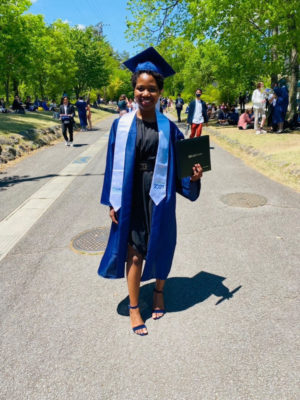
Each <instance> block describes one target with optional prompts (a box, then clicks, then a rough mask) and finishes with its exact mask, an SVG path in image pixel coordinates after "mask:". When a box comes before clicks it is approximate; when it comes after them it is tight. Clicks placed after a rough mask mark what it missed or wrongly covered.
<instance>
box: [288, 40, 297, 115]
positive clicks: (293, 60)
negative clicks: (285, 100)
mask: <svg viewBox="0 0 300 400" xmlns="http://www.w3.org/2000/svg"><path fill="white" fill-rule="evenodd" d="M298 57H299V55H298V51H297V48H296V46H295V47H293V48H292V50H291V55H290V76H289V84H290V88H289V89H290V90H289V112H288V120H289V121H291V120H292V119H293V118H294V115H295V114H296V112H297V87H298V80H299V62H298Z"/></svg>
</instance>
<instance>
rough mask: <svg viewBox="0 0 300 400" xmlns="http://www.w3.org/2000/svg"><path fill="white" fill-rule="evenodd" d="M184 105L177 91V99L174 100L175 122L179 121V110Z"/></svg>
mask: <svg viewBox="0 0 300 400" xmlns="http://www.w3.org/2000/svg"><path fill="white" fill-rule="evenodd" d="M183 105H184V101H183V99H182V97H181V94H180V93H178V95H177V99H176V100H175V108H176V111H177V122H181V111H182V108H183Z"/></svg>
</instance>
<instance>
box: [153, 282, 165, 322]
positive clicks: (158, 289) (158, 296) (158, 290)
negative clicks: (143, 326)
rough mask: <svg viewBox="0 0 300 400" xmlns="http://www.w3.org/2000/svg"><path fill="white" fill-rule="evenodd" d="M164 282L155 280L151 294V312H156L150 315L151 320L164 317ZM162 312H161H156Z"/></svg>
mask: <svg viewBox="0 0 300 400" xmlns="http://www.w3.org/2000/svg"><path fill="white" fill-rule="evenodd" d="M165 283H166V281H165V280H161V279H156V284H155V290H154V293H153V310H156V312H155V313H152V318H153V319H159V318H161V317H162V316H163V315H164V313H165V312H164V309H165V303H164V294H163V290H164V286H165ZM159 310H162V312H161V313H160V312H158V311H159Z"/></svg>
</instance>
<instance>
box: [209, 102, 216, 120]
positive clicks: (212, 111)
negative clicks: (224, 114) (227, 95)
mask: <svg viewBox="0 0 300 400" xmlns="http://www.w3.org/2000/svg"><path fill="white" fill-rule="evenodd" d="M216 114H217V107H216V105H215V103H212V105H211V116H210V118H211V119H214V118H216Z"/></svg>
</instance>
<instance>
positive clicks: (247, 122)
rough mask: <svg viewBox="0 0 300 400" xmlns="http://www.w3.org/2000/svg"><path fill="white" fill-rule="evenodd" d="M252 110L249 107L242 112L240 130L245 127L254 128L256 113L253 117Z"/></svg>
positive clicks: (239, 123)
mask: <svg viewBox="0 0 300 400" xmlns="http://www.w3.org/2000/svg"><path fill="white" fill-rule="evenodd" d="M250 112H251V110H250V109H249V108H247V109H246V111H245V112H244V113H243V114H241V116H240V118H239V122H238V128H239V129H240V130H243V129H253V128H254V122H253V121H254V115H252V117H251V116H250Z"/></svg>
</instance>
